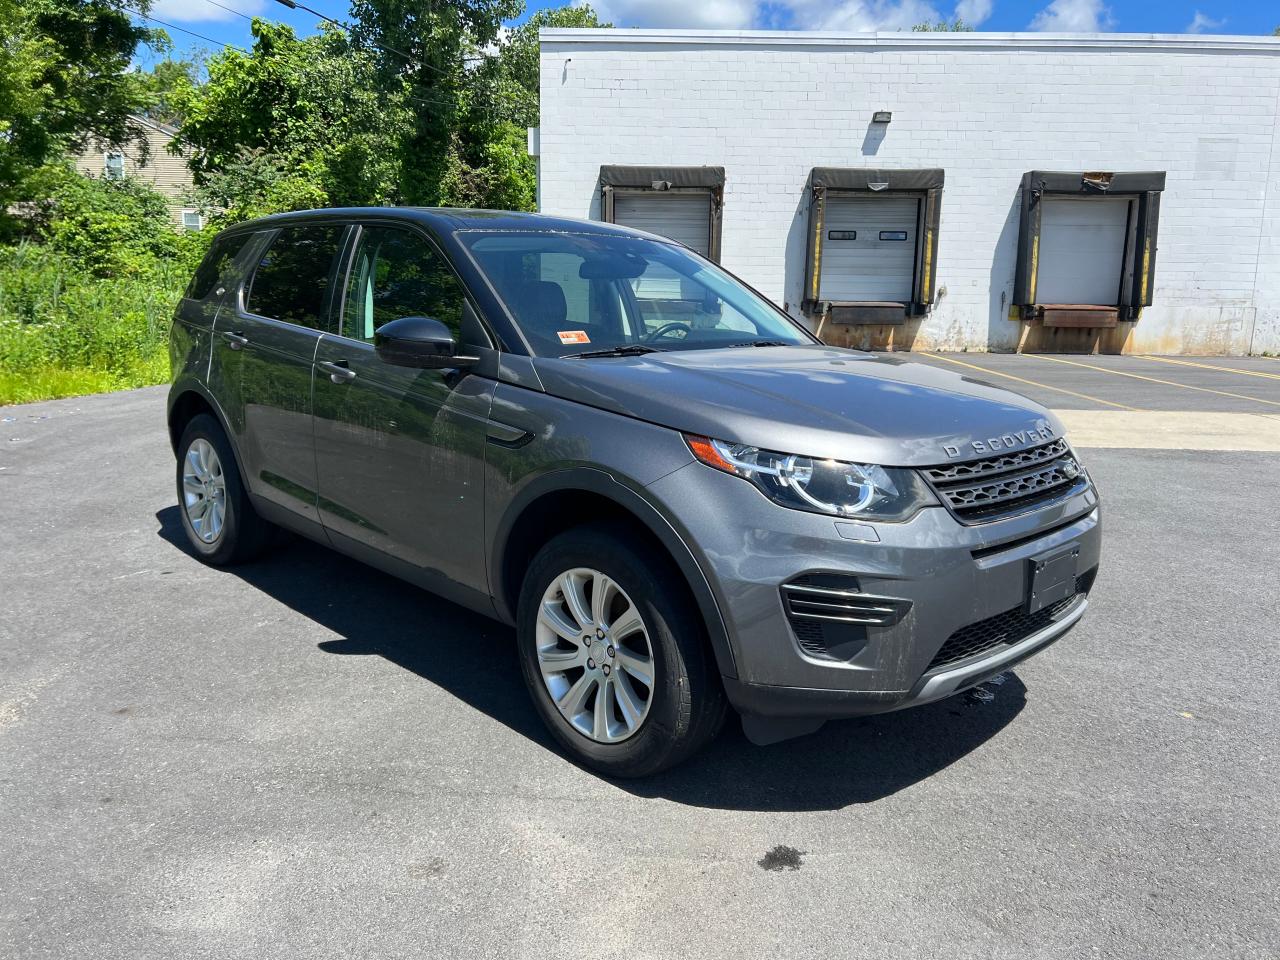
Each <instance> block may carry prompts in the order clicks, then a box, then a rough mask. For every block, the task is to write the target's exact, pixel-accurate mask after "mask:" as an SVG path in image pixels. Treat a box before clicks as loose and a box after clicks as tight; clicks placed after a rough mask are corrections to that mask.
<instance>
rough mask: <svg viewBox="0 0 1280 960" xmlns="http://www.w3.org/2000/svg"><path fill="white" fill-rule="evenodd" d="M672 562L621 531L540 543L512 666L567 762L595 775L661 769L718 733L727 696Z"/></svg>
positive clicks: (583, 532) (578, 533)
mask: <svg viewBox="0 0 1280 960" xmlns="http://www.w3.org/2000/svg"><path fill="white" fill-rule="evenodd" d="M670 566H671V562H670V559H669V558H666V557H663V556H662V555H660V554H659V553H658V552H657V551H656V550H654V549H652V548H650V547H649V546H648V545H647V544H644V543H636V542H635V538H634V536H631V535H629V531H625V530H623V529H597V528H584V529H580V530H573V531H569V532H568V533H565V534H562V535H560V536H559V537H556V538H555V539H554V540H552V541H551V542H550V543H548V544H547V545H546V546H545V547H543V549H542V550H541V551H539V553H538V555H537V556H536V557H535V558H534V560H533V563H532V564H530V567H529V571H528V574H527V575H526V577H525V582H524V586H523V589H522V591H521V595H520V604H519V610H518V613H517V619H518V639H519V645H520V662H521V667H522V669H523V671H524V675H525V680H526V682H527V683H528V686H529V690H530V693H531V694H532V696H533V701H534V704H535V706H536V707H537V709H538V712H539V714H540V715H541V716H542V719H543V721H544V722H545V723H546V725H547V727H548V729H550V731H551V732H552V734H554V735H555V737H556V739H557V740H559V741H560V743H561V744H563V745H564V746H565V747H566V748H567V749H568V750H569V751H570V752H571V753H572V754H574V756H576V757H577V758H578V759H580V760H581V761H582V762H584V763H585V764H587V765H588V766H590V767H593V768H594V769H596V770H599V771H601V772H602V773H607V774H610V775H613V776H620V777H638V776H645V775H647V774H651V773H655V772H657V771H659V770H662V769H665V768H667V767H670V766H672V765H674V764H676V763H679V762H680V761H681V760H683V759H685V758H686V757H688V756H689V755H690V754H692V753H693V752H695V751H696V750H698V749H699V748H700V747H702V746H703V745H705V744H706V743H707V742H709V741H710V740H711V739H712V738H714V737H715V735H716V733H717V732H718V731H719V729H720V726H721V724H722V723H723V720H724V715H725V710H726V707H725V700H724V693H723V690H722V689H721V687H720V684H719V681H718V678H717V677H716V675H715V669H714V663H713V662H712V659H711V656H710V654H709V651H708V648H707V644H706V641H705V639H704V636H703V627H702V623H701V620H700V619H699V618H698V616H697V613H696V611H695V610H694V609H693V604H692V600H691V598H690V597H689V596H688V590H687V589H686V588H685V585H684V583H683V581H682V580H681V579H680V578H679V577H678V576H677V575H674V574H673V573H672V572H671V570H670Z"/></svg>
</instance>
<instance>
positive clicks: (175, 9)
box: [149, 0, 266, 23]
mask: <svg viewBox="0 0 1280 960" xmlns="http://www.w3.org/2000/svg"><path fill="white" fill-rule="evenodd" d="M218 3H220V4H222V7H219V6H215V5H214V4H212V3H209V0H152V2H151V9H150V11H149V12H150V13H151V14H152V16H155V17H159V18H160V19H161V20H177V21H178V22H179V23H210V22H214V21H226V20H239V19H240V18H239V17H237V16H236V15H235V14H234V13H232V12H231V10H224V9H223V7H230V8H231V9H232V10H238V11H239V12H240V13H243V14H245V15H246V16H250V17H254V16H258V15H259V14H261V13H262V11H263V8H264V7H265V6H266V3H265V2H264V0H218Z"/></svg>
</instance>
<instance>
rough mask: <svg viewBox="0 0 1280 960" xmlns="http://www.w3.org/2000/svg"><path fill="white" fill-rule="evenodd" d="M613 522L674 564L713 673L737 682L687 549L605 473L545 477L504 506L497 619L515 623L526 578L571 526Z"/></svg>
mask: <svg viewBox="0 0 1280 960" xmlns="http://www.w3.org/2000/svg"><path fill="white" fill-rule="evenodd" d="M566 515H572V516H573V518H574V519H573V521H572V522H566V521H565V520H564V519H563V518H564V517H565V516H566ZM611 521H612V522H618V523H624V524H628V525H630V526H632V527H634V528H636V529H637V530H638V531H640V532H641V533H642V534H643V535H644V536H645V538H646V539H647V540H648V541H649V542H650V543H651V544H653V545H654V546H655V547H657V548H658V549H659V550H661V551H662V553H664V554H665V555H666V556H668V557H669V558H670V559H671V560H672V562H673V563H674V564H675V565H676V568H677V569H678V570H679V571H680V574H681V576H682V578H683V580H684V582H685V584H686V585H687V586H688V588H689V592H690V594H691V596H692V597H693V600H694V603H695V604H696V606H697V609H698V613H699V615H700V616H701V618H702V621H703V624H704V626H705V628H706V632H707V637H708V639H709V640H710V642H711V648H712V652H713V654H714V655H715V659H716V665H717V668H718V669H719V671H720V672H721V673H722V674H724V675H726V676H729V677H736V676H737V667H736V665H735V661H734V657H733V649H732V646H731V645H730V643H729V636H728V632H727V630H726V628H725V623H724V618H723V617H722V616H721V614H720V607H719V604H718V603H717V602H716V598H715V595H714V593H712V590H711V586H710V584H709V583H708V581H707V578H706V575H705V574H704V573H703V572H702V568H701V566H700V565H699V564H698V561H697V559H696V558H695V556H694V554H693V552H692V551H691V550H690V549H689V546H688V544H687V543H686V542H685V540H684V538H683V537H681V535H680V534H679V532H678V531H677V530H676V529H675V528H674V527H673V526H672V524H671V523H670V521H668V520H667V518H666V517H665V516H664V515H663V514H662V512H661V511H660V510H659V509H658V508H657V507H656V506H655V505H654V504H653V503H652V502H650V501H649V499H648V498H647V497H645V496H644V495H643V494H642V493H640V492H639V491H638V490H636V489H635V488H633V487H632V486H631V485H629V484H627V483H625V482H623V481H620V480H619V479H617V478H616V477H614V476H613V475H612V474H609V473H606V472H604V471H602V470H597V469H593V468H582V469H573V470H563V471H555V472H554V473H551V474H547V475H544V476H543V477H540V478H539V479H537V480H535V481H533V482H532V483H530V484H529V485H528V486H526V487H525V488H524V489H523V490H522V491H521V492H520V494H519V495H518V496H517V497H516V499H515V500H513V501H512V503H511V504H510V505H509V506H508V508H507V510H506V512H505V513H504V514H503V516H502V519H501V520H500V521H499V524H498V528H497V531H496V535H495V536H494V537H493V541H492V542H493V551H492V555H491V559H490V582H491V583H492V584H493V591H492V592H493V599H494V605H495V607H496V608H497V611H498V613H499V615H500V616H502V618H503V619H505V620H507V621H508V622H512V623H514V622H515V612H516V606H517V603H518V600H519V596H520V589H521V586H522V584H523V577H524V571H525V569H526V568H527V567H528V565H529V562H530V561H531V560H532V559H533V557H534V555H535V554H536V553H537V552H538V550H539V549H541V548H542V546H543V545H544V544H545V543H547V541H549V540H550V539H551V538H552V537H554V536H557V535H558V534H560V533H563V532H564V531H566V530H570V529H573V528H574V527H579V526H586V525H588V524H592V523H600V522H611Z"/></svg>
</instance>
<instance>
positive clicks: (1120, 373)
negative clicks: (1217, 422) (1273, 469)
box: [943, 353, 1280, 410]
mask: <svg viewBox="0 0 1280 960" xmlns="http://www.w3.org/2000/svg"><path fill="white" fill-rule="evenodd" d="M1022 356H1024V357H1030V358H1032V359H1033V360H1045V361H1048V362H1050V363H1065V364H1068V365H1069V366H1072V367H1084V368H1085V369H1086V370H1099V371H1101V372H1102V373H1112V374H1115V375H1116V376H1117V377H1132V378H1133V379H1134V380H1146V381H1147V382H1148V383H1162V384H1164V385H1165V386H1167V387H1181V388H1182V389H1183V390H1196V391H1199V392H1200V393H1213V394H1217V395H1218V396H1219V397H1234V398H1235V399H1237V400H1252V401H1253V402H1254V403H1265V404H1267V405H1268V406H1271V407H1280V400H1262V399H1260V398H1258V397H1246V396H1245V395H1244V394H1243V393H1230V392H1229V391H1226V390H1212V389H1210V388H1209V387H1193V386H1191V384H1189V383H1178V382H1177V381H1176V380H1161V379H1159V378H1158V377H1144V376H1143V375H1142V374H1140V373H1129V372H1128V371H1127V370H1112V369H1110V368H1109V367H1099V366H1096V365H1095V364H1092V363H1080V362H1079V361H1078V360H1064V359H1063V358H1062V357H1046V356H1045V355H1044V354H1043V353H1024V354H1022ZM943 359H945V358H943ZM1129 409H1131V410H1132V409H1134V408H1133V407H1130V408H1129Z"/></svg>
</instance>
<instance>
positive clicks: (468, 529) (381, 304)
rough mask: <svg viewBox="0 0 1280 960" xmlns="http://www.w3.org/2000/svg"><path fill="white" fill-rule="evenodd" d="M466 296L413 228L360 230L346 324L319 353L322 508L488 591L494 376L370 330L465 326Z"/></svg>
mask: <svg viewBox="0 0 1280 960" xmlns="http://www.w3.org/2000/svg"><path fill="white" fill-rule="evenodd" d="M464 300H465V295H464V293H463V289H462V286H461V284H460V282H459V281H458V279H457V278H456V277H455V275H454V274H453V272H452V270H451V269H450V267H449V265H448V263H447V262H446V261H445V260H444V258H443V257H442V256H441V255H440V254H439V253H437V252H436V250H435V248H434V246H433V245H432V244H431V242H430V241H429V240H428V239H427V238H426V237H425V236H423V235H422V234H420V233H418V232H416V231H414V230H411V229H409V228H407V227H400V226H389V225H381V224H374V225H366V226H363V227H361V228H360V233H359V236H358V238H357V239H356V248H355V254H354V256H353V258H352V260H351V265H350V268H349V271H348V278H347V283H346V288H345V290H344V292H343V300H342V308H341V311H340V314H341V317H340V332H339V333H338V334H336V335H333V334H330V335H327V336H325V337H324V338H323V339H322V340H321V342H320V347H319V350H318V351H317V353H316V367H315V381H314V382H315V393H314V397H315V443H316V465H317V470H318V473H319V490H320V501H319V503H320V518H321V522H322V523H323V524H324V526H325V528H326V530H328V531H329V534H330V536H331V537H333V538H334V540H335V543H336V544H337V545H339V546H344V545H349V544H343V543H342V542H341V541H342V540H343V539H345V540H347V541H355V543H356V544H359V545H363V546H364V547H371V548H373V549H376V550H379V551H382V552H383V553H386V554H390V555H391V556H393V557H395V558H397V559H399V560H401V561H405V562H407V563H408V564H410V565H412V566H413V567H415V568H418V569H419V570H422V571H424V572H425V573H427V574H438V575H441V576H443V577H444V578H446V579H447V580H449V581H452V582H454V583H458V584H462V585H463V586H467V587H471V588H473V589H476V590H480V591H486V590H487V578H486V574H485V559H484V538H483V533H484V489H483V486H484V483H483V469H482V468H483V464H484V449H485V434H486V420H487V418H488V414H489V405H490V402H491V400H492V398H493V388H494V382H493V381H492V380H488V379H485V378H482V377H480V376H477V375H475V374H468V373H466V372H464V371H460V370H418V369H412V368H407V367H397V366H392V365H390V364H387V363H384V362H383V361H382V360H380V359H378V356H377V354H376V353H375V352H374V349H373V333H374V331H375V330H376V329H377V328H378V327H380V326H381V325H382V324H384V323H387V322H388V321H391V320H396V319H399V318H400V317H408V316H421V317H432V318H434V319H436V320H439V321H441V322H442V323H444V324H445V325H447V326H448V327H449V329H450V330H452V331H453V334H454V338H455V340H458V339H459V337H460V334H461V326H462V313H463V303H464Z"/></svg>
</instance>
